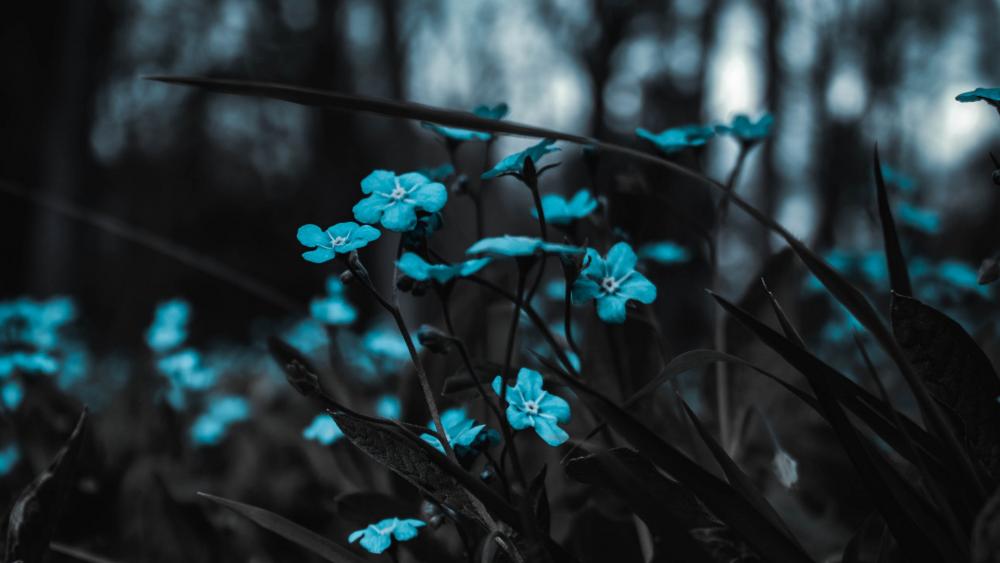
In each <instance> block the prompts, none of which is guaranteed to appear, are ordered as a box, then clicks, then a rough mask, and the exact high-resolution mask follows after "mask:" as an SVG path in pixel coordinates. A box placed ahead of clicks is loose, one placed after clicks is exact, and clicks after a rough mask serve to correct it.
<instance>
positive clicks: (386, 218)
mask: <svg viewBox="0 0 1000 563" xmlns="http://www.w3.org/2000/svg"><path fill="white" fill-rule="evenodd" d="M382 226H383V227H385V228H387V229H389V230H390V231H396V232H397V233H405V232H406V231H409V230H412V229H413V227H416V226H417V213H416V211H414V210H413V206H412V205H410V204H408V203H404V202H401V201H400V202H396V203H394V204H393V205H390V206H389V207H387V208H386V209H385V210H384V211H383V212H382Z"/></svg>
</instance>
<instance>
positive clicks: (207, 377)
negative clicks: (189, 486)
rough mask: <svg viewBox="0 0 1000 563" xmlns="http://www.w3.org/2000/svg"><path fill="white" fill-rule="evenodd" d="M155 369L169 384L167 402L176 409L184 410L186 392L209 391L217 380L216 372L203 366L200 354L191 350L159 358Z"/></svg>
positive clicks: (187, 349)
mask: <svg viewBox="0 0 1000 563" xmlns="http://www.w3.org/2000/svg"><path fill="white" fill-rule="evenodd" d="M156 367H157V369H158V370H159V371H160V373H162V374H163V375H164V376H166V378H167V380H168V381H169V382H170V387H169V389H168V390H167V396H166V398H167V402H168V403H170V405H171V406H173V407H174V408H177V409H180V408H184V404H185V402H186V398H185V396H186V394H187V392H189V391H205V390H208V389H211V388H212V386H214V385H215V382H216V380H217V379H218V372H217V371H216V370H215V369H214V368H212V367H211V366H207V365H205V362H204V361H202V356H201V354H200V353H199V352H198V351H197V350H193V349H191V348H185V349H183V350H179V351H177V352H174V353H172V354H170V355H168V356H164V357H162V358H160V359H159V360H158V361H157V362H156Z"/></svg>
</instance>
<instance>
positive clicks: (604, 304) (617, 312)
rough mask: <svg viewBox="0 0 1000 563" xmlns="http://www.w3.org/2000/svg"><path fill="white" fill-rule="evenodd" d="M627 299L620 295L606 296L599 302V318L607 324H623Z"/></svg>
mask: <svg viewBox="0 0 1000 563" xmlns="http://www.w3.org/2000/svg"><path fill="white" fill-rule="evenodd" d="M625 301H626V300H625V298H624V297H621V296H618V295H605V296H604V297H601V298H600V299H598V300H597V316H598V317H600V318H601V320H602V321H604V322H606V323H613V324H621V323H624V322H625Z"/></svg>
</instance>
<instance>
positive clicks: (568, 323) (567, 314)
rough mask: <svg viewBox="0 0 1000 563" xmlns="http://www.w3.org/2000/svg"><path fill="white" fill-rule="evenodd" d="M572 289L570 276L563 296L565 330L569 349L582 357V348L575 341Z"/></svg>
mask: <svg viewBox="0 0 1000 563" xmlns="http://www.w3.org/2000/svg"><path fill="white" fill-rule="evenodd" d="M572 290H573V284H572V283H570V281H569V278H568V277H567V278H566V292H565V295H564V296H563V332H565V333H566V344H568V345H569V349H570V350H572V351H573V353H574V354H576V357H577V358H580V350H579V348H577V347H576V342H574V341H573V303H572Z"/></svg>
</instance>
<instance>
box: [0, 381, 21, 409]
mask: <svg viewBox="0 0 1000 563" xmlns="http://www.w3.org/2000/svg"><path fill="white" fill-rule="evenodd" d="M22 400H24V388H23V387H21V384H20V383H18V382H17V381H5V382H4V384H3V387H0V403H3V406H4V407H5V408H6V409H7V410H11V411H12V410H15V409H17V407H19V406H21V401H22Z"/></svg>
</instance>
